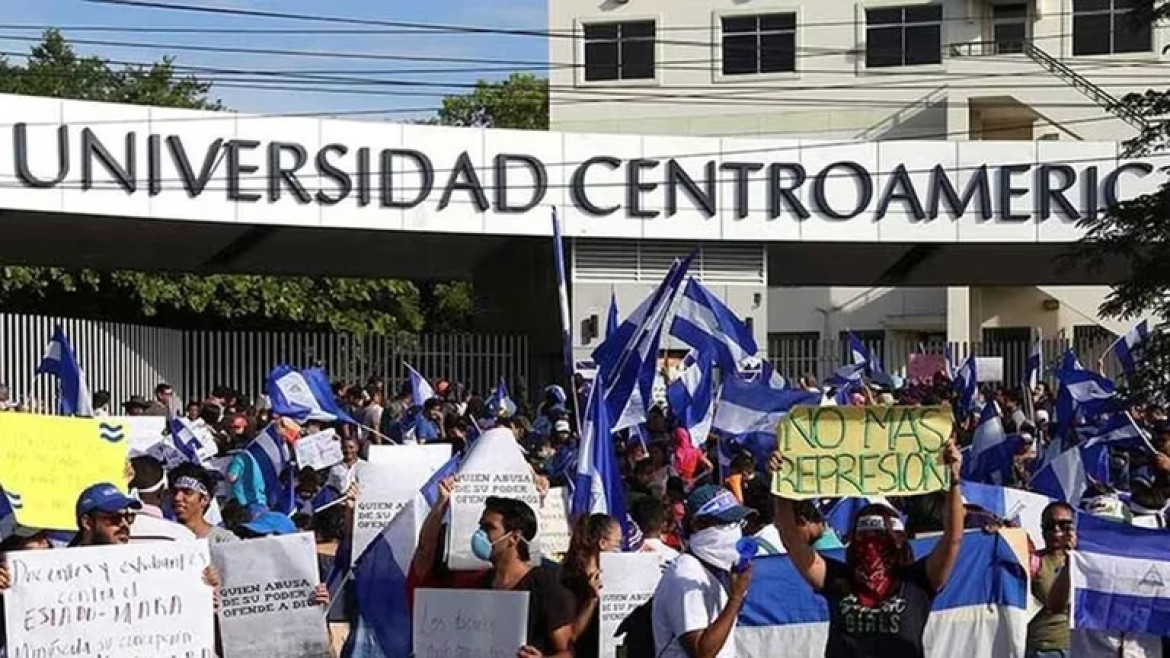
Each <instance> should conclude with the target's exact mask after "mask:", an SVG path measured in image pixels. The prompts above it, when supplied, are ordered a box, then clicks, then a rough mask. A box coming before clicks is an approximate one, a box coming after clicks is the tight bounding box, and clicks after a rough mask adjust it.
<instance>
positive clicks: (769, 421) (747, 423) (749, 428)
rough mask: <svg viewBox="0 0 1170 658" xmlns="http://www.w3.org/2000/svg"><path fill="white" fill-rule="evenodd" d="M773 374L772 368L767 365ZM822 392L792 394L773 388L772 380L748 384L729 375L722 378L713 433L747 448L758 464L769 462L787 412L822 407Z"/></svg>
mask: <svg viewBox="0 0 1170 658" xmlns="http://www.w3.org/2000/svg"><path fill="white" fill-rule="evenodd" d="M764 368H765V370H770V369H771V365H770V364H764ZM820 404H821V393H820V392H819V391H793V390H788V389H778V388H774V387H773V386H772V382H771V377H770V376H767V377H765V376H757V377H755V378H754V379H753V380H750V381H749V380H745V379H743V378H742V377H740V376H739V375H738V374H731V373H728V375H726V376H725V377H724V378H723V386H722V388H721V390H720V393H719V402H718V403H717V404H716V405H715V418H714V420H713V421H712V423H711V429H712V431H714V432H716V433H717V434H719V435H720V436H721V437H724V438H726V439H729V440H730V441H731V442H732V443H735V444H739V445H741V446H743V447H744V448H746V449H747V450H748V451H750V452H751V453H752V455H753V456H754V457H755V458H756V463H758V464H763V463H766V462H767V459H768V455H770V454H771V453H772V451H773V450H775V448H776V426H777V424H779V422H780V420H781V419H783V418H784V416H785V415H787V414H788V412H789V411H790V410H791V409H792V408H793V407H796V406H800V405H820Z"/></svg>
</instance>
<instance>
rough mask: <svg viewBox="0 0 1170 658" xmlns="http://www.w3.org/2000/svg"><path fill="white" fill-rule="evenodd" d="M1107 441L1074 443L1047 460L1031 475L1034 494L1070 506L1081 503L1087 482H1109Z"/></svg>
mask: <svg viewBox="0 0 1170 658" xmlns="http://www.w3.org/2000/svg"><path fill="white" fill-rule="evenodd" d="M1109 480H1110V478H1109V449H1108V444H1098V445H1095V446H1089V447H1086V446H1084V445H1081V446H1075V447H1072V448H1069V449H1068V450H1065V451H1064V452H1062V453H1060V454H1059V455H1057V456H1056V457H1055V458H1053V459H1051V460H1050V461H1048V463H1046V464H1045V465H1044V466H1043V467H1041V468H1040V469H1039V470H1037V471H1036V473H1035V474H1034V475H1033V476H1032V480H1031V487H1032V490H1033V491H1035V492H1036V493H1039V494H1043V495H1045V496H1048V497H1049V498H1053V499H1055V500H1062V501H1064V502H1066V503H1068V504H1070V505H1072V506H1073V507H1077V506H1079V505H1080V502H1081V495H1082V494H1084V493H1085V489H1087V488H1088V486H1089V483H1090V482H1091V481H1092V482H1099V483H1102V484H1108V483H1109Z"/></svg>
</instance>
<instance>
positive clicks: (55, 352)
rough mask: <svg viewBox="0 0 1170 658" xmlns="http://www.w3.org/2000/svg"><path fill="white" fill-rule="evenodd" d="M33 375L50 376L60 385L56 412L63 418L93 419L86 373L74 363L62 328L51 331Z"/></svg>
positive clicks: (72, 354) (75, 359)
mask: <svg viewBox="0 0 1170 658" xmlns="http://www.w3.org/2000/svg"><path fill="white" fill-rule="evenodd" d="M36 374H38V375H53V376H54V377H56V378H57V380H58V381H59V382H60V383H61V396H60V400H59V401H58V406H57V409H58V412H59V413H60V414H61V415H62V416H92V415H93V398H92V397H90V394H89V384H88V383H87V382H86V381H85V372H84V371H83V370H82V369H81V364H79V363H78V362H77V355H76V354H74V353H73V346H72V345H70V344H69V337H68V336H66V335H65V329H64V327H62V326H61V325H57V327H56V328H55V329H53V337H52V338H50V339H49V345H48V347H47V348H46V349H45V355H44V356H43V357H41V363H40V365H38V366H37V372H36Z"/></svg>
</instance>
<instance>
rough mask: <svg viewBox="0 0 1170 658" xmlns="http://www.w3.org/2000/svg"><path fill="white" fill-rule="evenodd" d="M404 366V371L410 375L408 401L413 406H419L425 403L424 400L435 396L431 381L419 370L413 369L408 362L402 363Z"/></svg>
mask: <svg viewBox="0 0 1170 658" xmlns="http://www.w3.org/2000/svg"><path fill="white" fill-rule="evenodd" d="M402 365H404V366H406V372H407V374H409V376H410V403H411V404H412V405H413V406H416V407H421V406H423V405H424V404H426V401H427V400H429V399H431V398H433V397H435V389H433V388H431V383H430V382H428V381H427V378H426V377H423V376H422V374H421V373H419V371H417V370H415V369H414V367H413V366H411V365H410V364H409V363H403V364H402Z"/></svg>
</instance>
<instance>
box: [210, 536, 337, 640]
mask: <svg viewBox="0 0 1170 658" xmlns="http://www.w3.org/2000/svg"><path fill="white" fill-rule="evenodd" d="M211 559H212V561H213V562H214V564H215V568H216V569H218V570H219V577H220V580H221V581H222V585H221V589H220V591H221V595H222V597H223V604H222V606H221V607H220V612H219V629H220V637H221V638H222V639H223V652H224V658H249V657H255V656H298V658H301V657H303V658H329V657H330V656H331V649H330V642H329V631H328V630H327V629H326V626H325V608H324V607H322V606H318V605H314V604H313V601H312V598H313V588H314V587H316V586H317V584H318V583H319V582H320V575H319V573H318V571H317V548H316V544H315V543H314V541H313V535H312V534H311V533H298V534H295V535H284V536H282V537H263V538H259V539H249V540H248V541H241V542H231V543H225V544H217V545H215V546H214V547H212V549H211ZM261 629H262V631H261Z"/></svg>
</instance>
